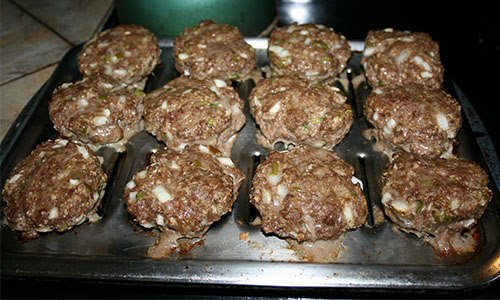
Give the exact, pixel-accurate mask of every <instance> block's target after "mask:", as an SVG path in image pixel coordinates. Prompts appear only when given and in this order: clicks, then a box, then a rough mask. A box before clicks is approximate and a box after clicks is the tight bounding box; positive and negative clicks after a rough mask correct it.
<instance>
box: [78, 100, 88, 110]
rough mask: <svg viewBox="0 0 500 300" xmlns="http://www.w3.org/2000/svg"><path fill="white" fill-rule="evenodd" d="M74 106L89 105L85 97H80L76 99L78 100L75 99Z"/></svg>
mask: <svg viewBox="0 0 500 300" xmlns="http://www.w3.org/2000/svg"><path fill="white" fill-rule="evenodd" d="M76 106H77V107H79V108H82V107H87V106H89V102H88V101H87V99H85V98H81V99H78V101H76Z"/></svg>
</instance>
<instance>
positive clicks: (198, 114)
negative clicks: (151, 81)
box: [144, 76, 245, 156]
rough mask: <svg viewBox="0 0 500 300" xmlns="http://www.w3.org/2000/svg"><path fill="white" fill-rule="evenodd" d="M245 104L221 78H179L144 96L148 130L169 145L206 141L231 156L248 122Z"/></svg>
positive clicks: (177, 148) (173, 146) (178, 146)
mask: <svg viewBox="0 0 500 300" xmlns="http://www.w3.org/2000/svg"><path fill="white" fill-rule="evenodd" d="M242 109H243V103H242V101H241V100H240V98H239V96H238V94H237V93H236V91H235V90H234V89H233V88H232V87H231V86H230V85H228V84H227V83H226V82H225V81H223V80H220V79H214V80H209V79H194V78H188V77H184V76H181V77H178V78H176V79H174V80H172V81H170V82H169V83H168V84H167V85H165V86H164V87H162V88H160V89H158V90H155V91H153V92H152V93H150V94H148V95H147V96H146V98H145V99H144V120H145V124H146V130H147V131H149V132H150V133H152V134H153V135H155V136H156V138H157V139H158V140H160V141H163V142H164V143H165V144H166V145H167V147H168V148H172V149H175V150H182V149H183V148H184V147H185V146H186V145H192V144H203V145H211V146H214V147H216V148H218V149H219V150H220V151H222V152H223V153H224V155H225V156H230V154H231V148H232V146H233V144H234V142H235V140H236V137H237V133H238V131H239V130H240V129H241V128H242V127H243V125H244V124H245V116H244V115H243V111H242Z"/></svg>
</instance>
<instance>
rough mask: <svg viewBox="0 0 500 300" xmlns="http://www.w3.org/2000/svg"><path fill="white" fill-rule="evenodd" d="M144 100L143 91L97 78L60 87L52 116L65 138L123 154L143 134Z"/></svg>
mask: <svg viewBox="0 0 500 300" xmlns="http://www.w3.org/2000/svg"><path fill="white" fill-rule="evenodd" d="M143 98H144V93H143V92H142V91H141V90H139V89H135V88H133V87H131V86H126V85H125V84H123V83H121V82H119V81H117V80H116V79H114V78H112V77H109V76H107V75H99V74H97V75H94V76H90V77H85V78H83V79H82V80H81V81H78V82H76V83H69V84H68V83H65V84H63V85H61V86H60V87H58V88H57V89H56V90H55V91H54V93H53V95H52V99H51V100H50V102H49V116H50V119H51V120H52V122H53V123H54V128H55V129H56V130H57V131H58V132H59V133H60V134H61V136H63V137H66V138H69V139H73V140H80V141H82V142H85V143H89V145H91V146H96V147H99V146H102V145H111V146H115V147H116V148H117V149H118V150H120V151H121V150H124V148H123V145H124V144H125V143H126V142H127V141H128V140H129V139H130V138H131V137H132V136H133V135H134V134H135V133H136V132H138V131H140V130H142V127H143V125H142V122H141V119H142V112H143Z"/></svg>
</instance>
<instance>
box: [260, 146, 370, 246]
mask: <svg viewBox="0 0 500 300" xmlns="http://www.w3.org/2000/svg"><path fill="white" fill-rule="evenodd" d="M353 174H354V169H353V168H352V167H351V166H350V165H348V164H347V163H346V162H344V161H343V160H342V159H341V158H339V157H338V156H337V155H336V154H334V153H333V152H331V151H328V150H325V149H317V148H311V147H306V146H300V147H297V148H293V149H292V150H289V151H285V152H271V153H270V154H269V156H268V157H267V159H266V160H265V161H264V162H263V163H261V164H260V165H259V166H258V167H257V170H256V173H255V175H254V177H253V181H252V189H251V195H250V202H251V203H252V204H253V205H254V206H255V207H256V208H257V210H258V211H259V213H260V217H261V227H262V229H263V231H264V232H266V233H274V234H276V235H278V236H280V237H286V238H292V239H294V240H297V241H298V242H303V241H317V240H329V239H335V238H337V237H339V236H340V235H341V234H342V233H343V232H345V231H347V230H349V229H353V228H357V227H359V226H361V225H363V224H364V223H365V221H366V217H367V214H368V211H367V204H366V200H365V197H364V195H363V192H362V191H361V189H360V187H359V186H357V185H355V184H353V183H352V176H353Z"/></svg>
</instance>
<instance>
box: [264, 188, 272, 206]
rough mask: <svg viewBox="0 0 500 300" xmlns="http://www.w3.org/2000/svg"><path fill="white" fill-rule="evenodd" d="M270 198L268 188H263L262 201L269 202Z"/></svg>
mask: <svg viewBox="0 0 500 300" xmlns="http://www.w3.org/2000/svg"><path fill="white" fill-rule="evenodd" d="M271 200H272V197H271V193H270V192H269V191H268V190H266V189H263V190H262V202H264V203H265V204H271Z"/></svg>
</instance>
